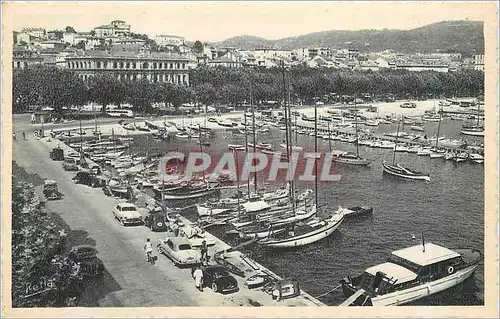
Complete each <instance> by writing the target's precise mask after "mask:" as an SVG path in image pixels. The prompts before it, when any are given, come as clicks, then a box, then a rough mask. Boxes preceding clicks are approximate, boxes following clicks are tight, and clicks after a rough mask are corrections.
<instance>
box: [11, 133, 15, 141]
mask: <svg viewBox="0 0 500 319" xmlns="http://www.w3.org/2000/svg"><path fill="white" fill-rule="evenodd" d="M12 139H13V140H14V141H15V140H16V132H14V133H12Z"/></svg>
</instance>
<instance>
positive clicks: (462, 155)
mask: <svg viewBox="0 0 500 319" xmlns="http://www.w3.org/2000/svg"><path fill="white" fill-rule="evenodd" d="M468 158H469V154H467V153H458V154H457V155H455V157H454V158H453V160H454V161H455V163H460V162H465V161H466V160H467V159H468Z"/></svg>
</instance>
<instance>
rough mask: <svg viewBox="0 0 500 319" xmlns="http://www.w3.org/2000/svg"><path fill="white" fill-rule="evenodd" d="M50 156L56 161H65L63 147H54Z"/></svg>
mask: <svg viewBox="0 0 500 319" xmlns="http://www.w3.org/2000/svg"><path fill="white" fill-rule="evenodd" d="M49 156H50V158H51V159H52V160H54V161H64V151H63V149H62V148H59V147H54V148H53V149H52V151H50V154H49Z"/></svg>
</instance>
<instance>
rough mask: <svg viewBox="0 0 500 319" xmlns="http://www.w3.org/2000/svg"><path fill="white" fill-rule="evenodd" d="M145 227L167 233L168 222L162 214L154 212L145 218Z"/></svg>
mask: <svg viewBox="0 0 500 319" xmlns="http://www.w3.org/2000/svg"><path fill="white" fill-rule="evenodd" d="M144 225H145V226H146V227H148V228H149V229H151V230H152V231H160V232H162V231H167V229H168V221H167V220H166V218H165V215H164V214H163V213H162V212H153V213H151V214H149V215H147V216H146V217H145V218H144Z"/></svg>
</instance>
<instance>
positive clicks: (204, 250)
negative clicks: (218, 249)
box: [201, 240, 208, 262]
mask: <svg viewBox="0 0 500 319" xmlns="http://www.w3.org/2000/svg"><path fill="white" fill-rule="evenodd" d="M201 261H202V262H208V246H207V241H206V240H203V241H202V242H201Z"/></svg>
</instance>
